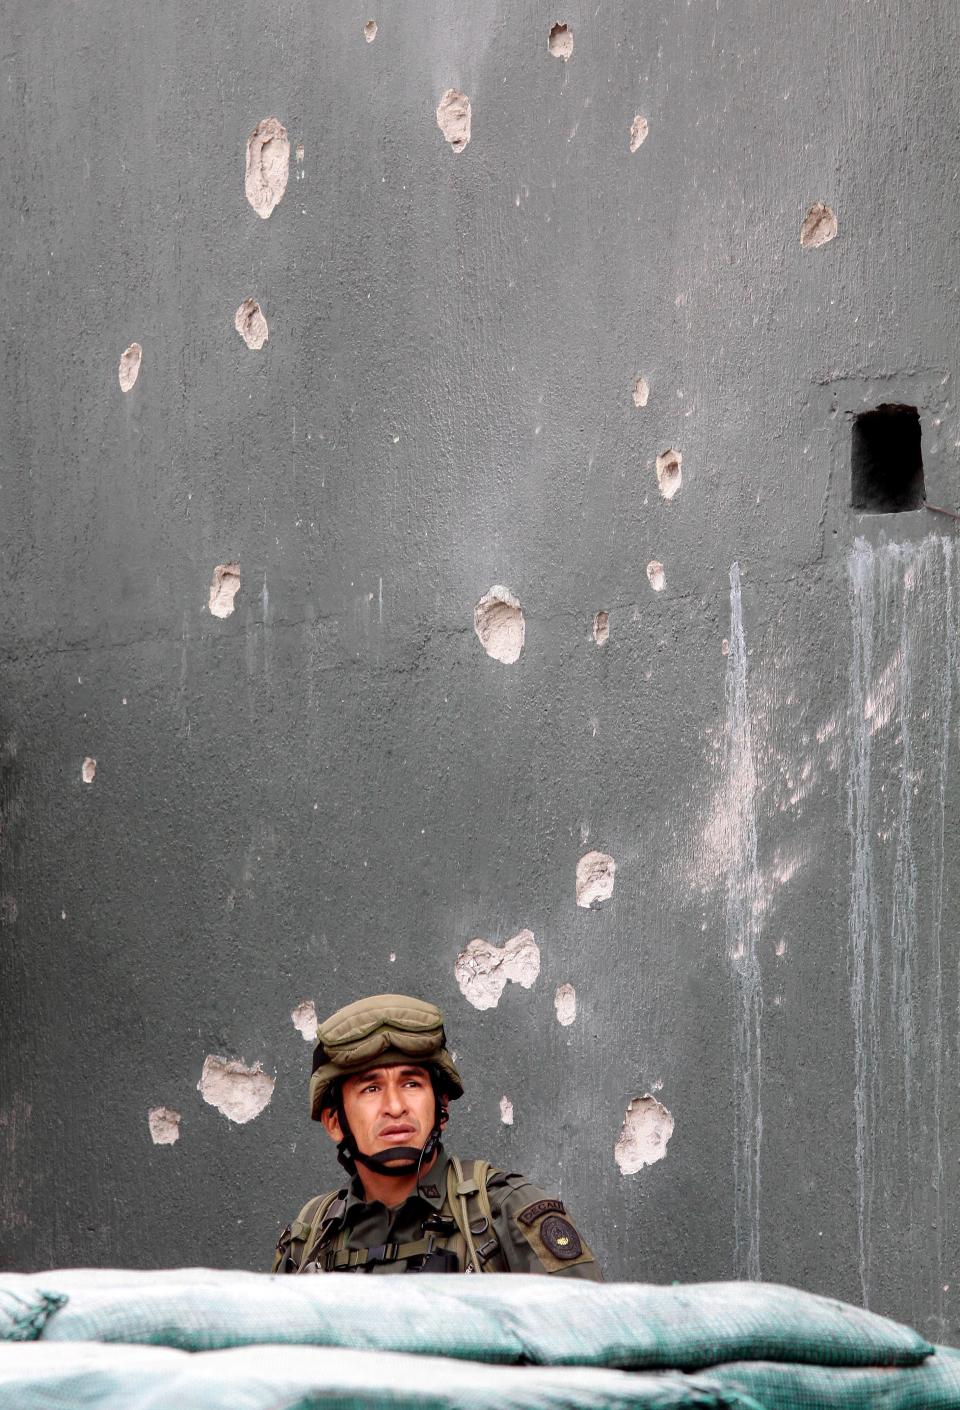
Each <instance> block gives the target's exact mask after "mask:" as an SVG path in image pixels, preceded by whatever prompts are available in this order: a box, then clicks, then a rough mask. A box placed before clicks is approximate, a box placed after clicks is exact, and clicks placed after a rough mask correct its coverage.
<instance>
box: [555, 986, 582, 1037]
mask: <svg viewBox="0 0 960 1410" xmlns="http://www.w3.org/2000/svg"><path fill="white" fill-rule="evenodd" d="M553 1007H554V1009H555V1010H556V1014H557V1022H558V1023H559V1024H560V1025H561V1026H562V1027H564V1028H569V1027H570V1025H571V1023H575V1022H576V1018H577V991H576V989H574V987H573V985H572V984H558V985H557V992H556V993H555V994H554V996H553Z"/></svg>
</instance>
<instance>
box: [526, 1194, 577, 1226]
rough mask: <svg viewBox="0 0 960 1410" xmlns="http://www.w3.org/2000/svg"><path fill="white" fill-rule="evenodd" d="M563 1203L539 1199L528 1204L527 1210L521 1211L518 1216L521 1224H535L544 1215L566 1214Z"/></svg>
mask: <svg viewBox="0 0 960 1410" xmlns="http://www.w3.org/2000/svg"><path fill="white" fill-rule="evenodd" d="M566 1212H567V1211H566V1210H565V1209H564V1207H563V1202H562V1201H561V1200H558V1199H538V1200H535V1201H534V1203H533V1204H528V1205H527V1207H526V1209H521V1211H520V1213H519V1214H518V1215H517V1221H518V1222H519V1223H520V1224H526V1225H528V1226H529V1225H530V1224H535V1223H536V1221H537V1220H538V1219H539V1218H540V1217H541V1215H544V1214H566Z"/></svg>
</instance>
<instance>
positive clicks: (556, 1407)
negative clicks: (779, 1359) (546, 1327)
mask: <svg viewBox="0 0 960 1410" xmlns="http://www.w3.org/2000/svg"><path fill="white" fill-rule="evenodd" d="M0 1410H762V1407H758V1406H756V1404H755V1403H754V1402H753V1401H752V1400H749V1399H744V1398H743V1397H741V1396H740V1395H739V1394H738V1393H737V1392H733V1391H728V1390H723V1389H720V1388H709V1387H706V1386H701V1385H697V1384H695V1383H693V1382H692V1381H691V1380H690V1379H688V1378H687V1377H685V1376H682V1375H671V1374H669V1373H664V1372H646V1373H636V1372H624V1371H605V1370H595V1369H593V1368H589V1369H588V1368H584V1367H572V1366H571V1367H541V1366H480V1365H474V1364H471V1363H469V1362H463V1361H445V1360H438V1359H436V1358H433V1357H422V1356H403V1355H400V1354H395V1353H391V1352H358V1351H343V1350H340V1349H339V1348H336V1349H331V1348H317V1347H299V1346H281V1347H278V1346H264V1347H245V1348H241V1349H235V1350H232V1351H211V1352H203V1353H201V1354H198V1355H192V1356H191V1355H188V1354H186V1353H184V1352H182V1351H174V1350H171V1349H168V1348H160V1347H142V1346H96V1345H91V1344H87V1343H72V1344H65V1343H61V1344H59V1345H49V1344H47V1343H45V1342H38V1343H34V1344H32V1345H31V1346H4V1347H0Z"/></svg>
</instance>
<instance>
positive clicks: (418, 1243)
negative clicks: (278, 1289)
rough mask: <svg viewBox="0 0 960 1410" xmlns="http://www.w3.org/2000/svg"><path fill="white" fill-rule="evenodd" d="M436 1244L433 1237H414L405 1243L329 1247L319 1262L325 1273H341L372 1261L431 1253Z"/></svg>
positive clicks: (385, 1260) (392, 1260)
mask: <svg viewBox="0 0 960 1410" xmlns="http://www.w3.org/2000/svg"><path fill="white" fill-rule="evenodd" d="M435 1245H436V1240H435V1239H434V1238H428V1239H415V1240H413V1241H412V1242H410V1243H405V1244H374V1245H373V1247H372V1248H343V1249H335V1248H332V1249H330V1250H329V1251H328V1252H327V1253H325V1254H324V1255H323V1256H322V1258H321V1262H322V1263H323V1269H324V1272H325V1273H343V1272H347V1271H351V1270H353V1269H355V1268H369V1267H371V1266H372V1265H373V1264H374V1263H397V1262H399V1261H400V1260H402V1259H405V1258H416V1257H417V1255H418V1254H421V1253H424V1254H425V1253H432V1252H433V1249H434V1247H435Z"/></svg>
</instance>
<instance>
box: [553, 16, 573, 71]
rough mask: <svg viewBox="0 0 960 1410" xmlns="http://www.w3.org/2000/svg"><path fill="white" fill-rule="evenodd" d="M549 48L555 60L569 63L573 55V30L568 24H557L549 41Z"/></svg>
mask: <svg viewBox="0 0 960 1410" xmlns="http://www.w3.org/2000/svg"><path fill="white" fill-rule="evenodd" d="M547 48H548V49H549V50H550V53H551V54H552V55H553V57H554V58H555V59H562V60H563V62H564V63H566V62H567V60H568V59H569V57H570V55H571V54H572V53H573V30H572V29H571V28H570V26H569V25H566V24H560V23H557V24H555V25H554V26H553V27H552V29H551V30H550V35H549V37H548V39H547Z"/></svg>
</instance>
